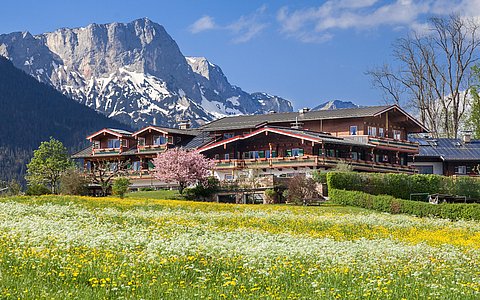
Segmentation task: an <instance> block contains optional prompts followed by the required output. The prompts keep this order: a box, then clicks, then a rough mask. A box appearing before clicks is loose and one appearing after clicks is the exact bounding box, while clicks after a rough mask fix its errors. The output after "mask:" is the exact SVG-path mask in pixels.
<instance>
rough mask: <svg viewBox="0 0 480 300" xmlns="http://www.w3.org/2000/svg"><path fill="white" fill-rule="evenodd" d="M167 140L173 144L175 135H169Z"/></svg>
mask: <svg viewBox="0 0 480 300" xmlns="http://www.w3.org/2000/svg"><path fill="white" fill-rule="evenodd" d="M167 142H168V143H169V144H173V136H168V137H167Z"/></svg>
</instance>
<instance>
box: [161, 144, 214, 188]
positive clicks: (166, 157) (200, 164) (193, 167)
mask: <svg viewBox="0 0 480 300" xmlns="http://www.w3.org/2000/svg"><path fill="white" fill-rule="evenodd" d="M153 164H154V165H155V171H154V176H155V178H157V179H158V180H160V181H164V182H168V183H178V185H179V187H180V189H179V191H180V194H182V193H183V190H184V189H185V188H186V187H187V186H188V185H190V184H194V183H198V182H203V181H204V180H206V179H207V178H208V177H209V176H210V170H212V169H213V167H214V163H213V161H212V160H211V159H208V158H206V157H205V156H203V154H200V153H198V152H196V151H186V150H183V149H180V148H173V149H168V150H167V151H165V152H163V153H159V154H158V156H157V157H156V158H155V159H154V160H153Z"/></svg>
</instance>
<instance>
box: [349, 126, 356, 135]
mask: <svg viewBox="0 0 480 300" xmlns="http://www.w3.org/2000/svg"><path fill="white" fill-rule="evenodd" d="M350 135H357V126H350Z"/></svg>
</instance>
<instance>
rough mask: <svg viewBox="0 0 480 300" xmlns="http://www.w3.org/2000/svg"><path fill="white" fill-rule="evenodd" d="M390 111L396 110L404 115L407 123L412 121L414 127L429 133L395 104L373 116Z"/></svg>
mask: <svg viewBox="0 0 480 300" xmlns="http://www.w3.org/2000/svg"><path fill="white" fill-rule="evenodd" d="M391 110H398V111H399V112H400V113H402V114H404V115H405V116H406V117H407V119H408V120H409V121H412V122H413V123H415V125H417V126H419V127H420V128H421V129H422V130H423V132H430V130H428V128H427V127H425V126H424V125H423V124H422V123H420V122H418V121H417V120H416V119H415V118H414V117H412V116H411V115H410V114H409V113H407V112H406V111H405V110H403V109H402V108H401V107H400V106H398V105H397V104H394V105H392V106H389V107H387V108H385V109H384V110H381V111H379V112H377V113H376V114H375V115H374V117H377V116H380V115H381V114H384V113H386V112H389V111H391Z"/></svg>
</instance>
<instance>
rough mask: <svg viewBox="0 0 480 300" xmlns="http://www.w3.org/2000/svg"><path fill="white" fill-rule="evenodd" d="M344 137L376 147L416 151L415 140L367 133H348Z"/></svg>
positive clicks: (416, 144)
mask: <svg viewBox="0 0 480 300" xmlns="http://www.w3.org/2000/svg"><path fill="white" fill-rule="evenodd" d="M344 138H346V139H350V140H354V141H357V142H361V143H365V144H372V145H375V146H377V147H378V148H382V147H383V148H389V149H398V151H402V152H410V153H418V143H415V142H410V141H404V140H395V139H391V138H384V137H377V136H369V135H349V136H344Z"/></svg>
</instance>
